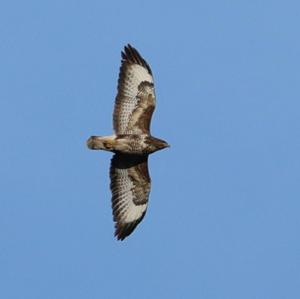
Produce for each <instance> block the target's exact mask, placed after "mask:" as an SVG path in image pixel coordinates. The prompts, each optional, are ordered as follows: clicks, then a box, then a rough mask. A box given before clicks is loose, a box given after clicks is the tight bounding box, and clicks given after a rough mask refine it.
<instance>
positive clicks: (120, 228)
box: [115, 211, 146, 241]
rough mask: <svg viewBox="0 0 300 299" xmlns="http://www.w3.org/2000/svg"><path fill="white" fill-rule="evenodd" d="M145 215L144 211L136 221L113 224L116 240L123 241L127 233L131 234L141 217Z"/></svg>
mask: <svg viewBox="0 0 300 299" xmlns="http://www.w3.org/2000/svg"><path fill="white" fill-rule="evenodd" d="M145 215H146V211H145V212H144V213H143V214H142V216H141V217H140V218H139V219H137V220H136V221H133V222H130V223H118V222H116V224H115V237H116V238H117V240H118V241H123V240H124V239H125V238H127V237H128V236H129V235H131V234H132V232H133V231H134V230H135V228H136V227H137V226H138V224H139V223H140V222H141V221H142V220H143V218H144V217H145Z"/></svg>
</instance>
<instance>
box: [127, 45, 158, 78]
mask: <svg viewBox="0 0 300 299" xmlns="http://www.w3.org/2000/svg"><path fill="white" fill-rule="evenodd" d="M121 56H122V62H128V63H130V64H139V65H141V66H143V67H144V68H146V69H147V70H148V72H149V74H150V75H152V71H151V68H150V66H149V64H148V63H147V61H146V60H145V59H144V58H143V57H142V56H141V54H140V53H139V52H138V50H137V49H136V48H134V47H133V46H131V45H130V44H129V43H128V44H127V45H126V46H124V50H123V51H122V52H121Z"/></svg>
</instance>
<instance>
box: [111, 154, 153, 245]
mask: <svg viewBox="0 0 300 299" xmlns="http://www.w3.org/2000/svg"><path fill="white" fill-rule="evenodd" d="M110 179H111V183H110V188H111V192H112V209H113V216H114V221H115V222H116V223H115V228H116V230H115V236H116V237H117V239H118V240H123V239H125V238H126V237H127V236H128V235H130V234H131V233H132V232H133V230H134V229H135V228H136V226H137V225H138V224H139V223H140V222H141V221H142V219H143V218H144V216H145V214H146V210H147V205H148V198H149V193H150V188H151V180H150V176H149V172H148V156H140V155H136V156H135V155H126V154H115V155H114V156H113V158H112V160H111V167H110Z"/></svg>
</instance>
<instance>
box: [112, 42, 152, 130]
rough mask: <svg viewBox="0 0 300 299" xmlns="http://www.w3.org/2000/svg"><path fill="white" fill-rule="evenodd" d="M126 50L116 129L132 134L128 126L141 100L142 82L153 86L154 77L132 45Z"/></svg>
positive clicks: (115, 114) (115, 110)
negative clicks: (139, 95) (140, 88)
mask: <svg viewBox="0 0 300 299" xmlns="http://www.w3.org/2000/svg"><path fill="white" fill-rule="evenodd" d="M124 51H125V53H123V54H122V57H123V60H122V65H121V68H120V74H119V81H118V94H117V97H116V102H115V109H114V115H113V123H114V130H115V132H116V134H119V135H120V134H131V133H129V132H128V130H127V129H128V128H127V126H128V123H129V121H130V118H131V115H132V113H133V111H134V110H135V109H136V107H137V105H138V102H139V97H138V93H139V87H140V85H141V83H142V82H147V83H149V84H152V86H153V77H152V75H151V70H150V67H149V65H148V64H147V62H146V61H145V60H144V59H143V58H142V57H141V56H140V54H139V53H138V52H137V51H136V50H135V49H134V48H132V47H130V46H128V47H125V50H124ZM153 94H154V93H153Z"/></svg>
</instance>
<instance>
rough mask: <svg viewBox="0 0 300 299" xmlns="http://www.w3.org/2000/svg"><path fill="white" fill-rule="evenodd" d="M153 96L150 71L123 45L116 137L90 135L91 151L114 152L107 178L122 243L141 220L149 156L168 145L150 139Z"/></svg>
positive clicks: (156, 139)
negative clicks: (108, 177) (108, 178)
mask: <svg viewBox="0 0 300 299" xmlns="http://www.w3.org/2000/svg"><path fill="white" fill-rule="evenodd" d="M155 103H156V97H155V90H154V82H153V76H152V71H151V69H150V66H149V64H148V63H147V62H146V61H145V60H144V59H143V58H142V56H141V55H140V54H139V53H138V51H137V50H136V49H134V48H133V47H131V46H130V45H127V46H125V48H124V52H122V62H121V67H120V73H119V80H118V92H117V96H116V100H115V108H114V113H113V127H114V131H115V135H112V136H91V137H90V138H89V139H88V141H87V145H88V147H89V148H90V149H96V150H98V149H99V150H106V151H111V152H114V153H115V155H114V156H113V158H112V160H111V167H110V179H111V184H110V187H111V191H112V209H113V216H114V217H113V218H114V221H115V222H116V225H115V228H116V230H115V236H116V237H117V239H119V240H123V239H124V238H126V237H127V236H128V235H130V234H131V233H132V232H133V230H134V229H135V228H136V226H137V225H138V224H139V223H140V222H141V220H142V219H143V218H144V216H145V213H146V210H147V205H148V198H149V193H150V188H151V179H150V176H149V171H148V155H149V154H151V153H154V152H155V151H158V150H161V149H163V148H165V147H168V146H169V145H168V144H167V142H165V141H164V140H161V139H158V138H155V137H153V136H151V133H150V124H151V118H152V114H153V112H154V109H155Z"/></svg>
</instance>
